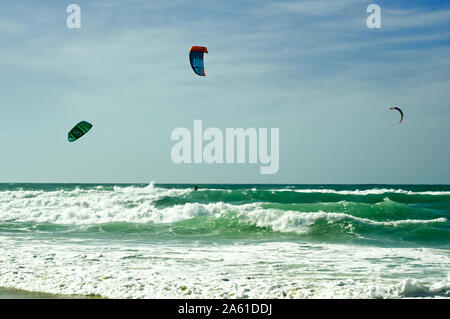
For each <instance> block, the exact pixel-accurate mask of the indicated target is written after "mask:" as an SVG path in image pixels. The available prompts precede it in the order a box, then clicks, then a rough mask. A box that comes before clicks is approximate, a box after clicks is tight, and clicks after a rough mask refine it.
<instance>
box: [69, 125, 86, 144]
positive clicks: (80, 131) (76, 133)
mask: <svg viewBox="0 0 450 319" xmlns="http://www.w3.org/2000/svg"><path fill="white" fill-rule="evenodd" d="M91 127H92V124H91V123H88V122H86V121H81V122H80V123H78V124H77V125H75V126H74V127H73V129H71V130H70V132H69V134H68V139H69V142H73V141H76V140H78V139H79V138H80V137H82V136H83V135H84V134H86V133H87V132H88V131H89V130H90V129H91Z"/></svg>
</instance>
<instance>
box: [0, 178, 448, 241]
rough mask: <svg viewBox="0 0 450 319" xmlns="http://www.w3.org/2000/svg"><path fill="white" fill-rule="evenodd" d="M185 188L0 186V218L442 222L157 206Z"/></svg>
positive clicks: (294, 226) (296, 228)
mask: <svg viewBox="0 0 450 319" xmlns="http://www.w3.org/2000/svg"><path fill="white" fill-rule="evenodd" d="M190 192H191V190H189V189H165V188H158V187H154V186H153V184H150V185H149V186H147V187H135V186H128V187H119V186H114V190H113V191H111V190H105V189H104V188H103V187H102V188H98V187H97V188H95V189H80V188H75V189H73V190H58V191H49V192H44V191H23V190H19V191H3V192H0V221H15V222H37V223H54V224H70V225H86V224H102V223H110V222H132V223H157V224H158V223H173V222H178V221H182V220H187V219H192V218H195V217H200V216H213V217H220V216H221V215H222V214H224V213H227V212H235V213H237V214H238V217H239V218H241V219H242V221H244V222H249V223H252V224H254V225H256V226H258V227H271V228H272V229H273V230H274V231H280V232H296V233H304V232H307V231H308V228H309V226H311V225H312V224H314V223H316V222H317V221H318V220H326V221H327V222H329V223H334V222H338V221H342V220H349V221H354V222H359V223H365V224H370V225H376V226H394V227H395V226H399V225H403V224H426V223H443V222H446V221H447V219H446V218H444V217H441V218H435V219H429V220H427V219H404V220H387V221H377V220H372V219H368V218H360V217H356V216H352V215H349V214H345V213H339V212H323V211H315V212H314V211H313V212H299V211H290V210H287V211H286V210H279V209H264V208H262V204H263V203H252V204H241V205H233V204H227V203H223V202H215V203H207V204H203V203H185V204H180V205H173V206H168V207H159V206H157V205H156V204H155V203H156V202H157V201H158V200H159V199H162V198H164V197H175V196H178V197H180V196H184V195H187V194H189V193H190Z"/></svg>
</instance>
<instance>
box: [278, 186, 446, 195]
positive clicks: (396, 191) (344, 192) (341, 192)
mask: <svg viewBox="0 0 450 319" xmlns="http://www.w3.org/2000/svg"><path fill="white" fill-rule="evenodd" d="M270 191H272V192H296V193H306V194H314V193H318V194H338V195H359V196H366V195H382V194H386V193H393V194H404V195H433V196H447V195H450V191H424V192H414V191H409V190H404V189H394V188H389V189H388V188H373V189H366V190H358V189H356V190H335V189H316V188H312V189H290V188H286V189H271V190H270Z"/></svg>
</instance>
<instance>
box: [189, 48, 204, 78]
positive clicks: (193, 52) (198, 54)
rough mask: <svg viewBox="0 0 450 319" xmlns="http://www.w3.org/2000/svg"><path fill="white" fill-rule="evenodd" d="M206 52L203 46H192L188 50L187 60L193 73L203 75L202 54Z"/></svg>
mask: <svg viewBox="0 0 450 319" xmlns="http://www.w3.org/2000/svg"><path fill="white" fill-rule="evenodd" d="M204 53H208V49H206V48H205V47H199V46H193V47H191V49H190V50H189V61H190V62H191V67H192V70H194V72H195V74H197V75H200V76H205V75H206V74H205V67H204V64H203V54H204Z"/></svg>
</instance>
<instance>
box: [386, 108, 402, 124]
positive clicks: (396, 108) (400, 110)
mask: <svg viewBox="0 0 450 319" xmlns="http://www.w3.org/2000/svg"><path fill="white" fill-rule="evenodd" d="M390 110H397V111H399V112H400V122H399V123H401V122H402V121H403V111H402V110H400V109H399V108H398V107H396V106H393V107H390V108H388V111H390Z"/></svg>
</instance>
